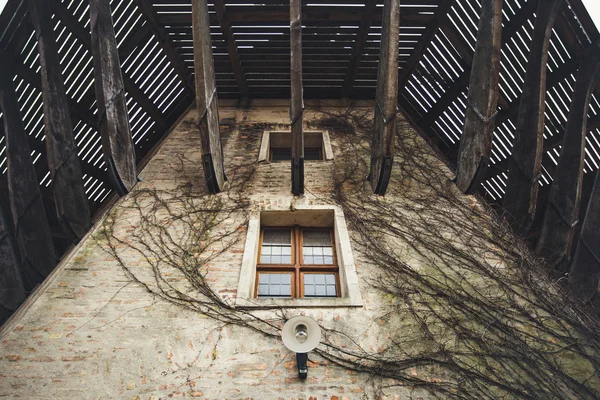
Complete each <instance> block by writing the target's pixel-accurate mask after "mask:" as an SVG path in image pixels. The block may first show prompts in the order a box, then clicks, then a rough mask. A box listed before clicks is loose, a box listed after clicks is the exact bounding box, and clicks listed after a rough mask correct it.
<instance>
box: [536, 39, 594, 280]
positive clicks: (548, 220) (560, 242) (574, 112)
mask: <svg viewBox="0 0 600 400" xmlns="http://www.w3.org/2000/svg"><path fill="white" fill-rule="evenodd" d="M599 74H600V43H597V44H596V45H595V46H594V47H593V48H592V49H590V50H589V52H588V54H587V55H586V56H585V57H584V59H583V61H582V62H581V65H580V67H579V71H578V72H577V82H576V84H575V91H574V93H573V100H572V102H571V109H570V111H569V117H568V120H567V127H566V130H565V138H564V143H563V147H562V150H561V153H560V158H559V160H558V165H557V167H556V173H555V174H554V176H553V182H552V187H551V190H550V197H549V201H548V207H547V208H546V214H545V216H544V222H543V227H542V233H541V236H540V240H539V242H538V244H537V246H536V252H537V253H538V254H540V255H542V256H544V258H545V259H546V260H547V261H548V263H549V264H550V265H553V266H555V267H556V268H559V269H564V268H566V257H567V256H568V255H569V254H570V249H571V246H572V239H573V228H574V226H575V225H576V224H577V223H578V221H577V217H578V212H579V202H580V199H581V182H582V179H583V165H584V163H583V161H584V157H585V153H584V147H585V136H586V133H587V128H586V123H587V111H588V107H589V104H590V97H591V95H592V91H593V89H594V87H595V84H596V80H597V79H598V75H599Z"/></svg>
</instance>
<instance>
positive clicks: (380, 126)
mask: <svg viewBox="0 0 600 400" xmlns="http://www.w3.org/2000/svg"><path fill="white" fill-rule="evenodd" d="M399 29H400V0H385V1H384V3H383V20H382V27H381V32H382V33H381V44H380V46H379V67H378V69H377V91H376V94H375V128H374V132H373V137H372V139H371V168H370V173H369V179H370V182H371V189H373V192H374V193H375V194H379V195H382V196H383V195H384V194H385V191H386V190H387V186H388V183H389V181H390V176H391V174H392V164H393V162H394V141H395V140H396V113H397V111H398V46H399V42H398V41H399Z"/></svg>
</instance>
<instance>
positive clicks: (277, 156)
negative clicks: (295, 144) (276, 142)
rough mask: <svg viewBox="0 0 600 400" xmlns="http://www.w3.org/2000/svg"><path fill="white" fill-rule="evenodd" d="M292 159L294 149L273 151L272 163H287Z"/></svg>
mask: <svg viewBox="0 0 600 400" xmlns="http://www.w3.org/2000/svg"><path fill="white" fill-rule="evenodd" d="M291 159H292V149H271V161H286V160H288V161H289V160H291Z"/></svg>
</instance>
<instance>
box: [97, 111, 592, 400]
mask: <svg viewBox="0 0 600 400" xmlns="http://www.w3.org/2000/svg"><path fill="white" fill-rule="evenodd" d="M370 121H371V118H370V115H369V113H368V111H361V110H359V109H352V108H351V109H348V110H344V111H339V112H334V113H331V112H320V113H319V114H318V116H317V118H315V119H314V121H313V124H314V127H315V128H326V129H327V130H329V132H330V134H331V135H332V136H333V137H334V138H335V142H336V143H337V147H338V150H339V151H338V154H337V156H336V159H335V161H334V166H333V177H334V189H333V191H332V192H331V193H330V194H327V195H325V194H322V195H319V196H320V197H322V199H321V200H323V201H326V202H329V203H332V202H333V203H335V204H337V205H339V206H340V207H341V208H342V209H343V211H344V214H345V217H346V220H347V222H348V224H349V228H350V231H351V234H352V239H353V246H354V251H355V252H357V253H358V254H359V258H361V259H364V260H369V262H368V263H369V268H371V269H372V270H373V271H374V273H373V274H371V276H372V278H370V279H368V283H369V285H370V287H369V288H364V290H374V291H377V292H379V293H380V295H381V297H382V298H383V299H385V301H386V303H385V304H382V306H381V315H379V317H378V322H379V323H380V325H381V329H384V330H385V329H387V332H388V334H389V336H390V339H389V342H388V343H387V345H386V347H385V348H381V349H378V350H377V351H372V350H370V349H364V348H362V347H361V344H360V343H358V342H356V341H355V340H354V339H352V332H346V331H344V330H343V329H338V330H336V329H326V330H325V338H324V341H323V343H322V344H321V345H320V346H319V348H318V349H317V350H316V352H317V353H318V354H319V355H320V356H321V357H323V358H325V359H327V360H329V361H331V362H333V363H335V364H338V365H340V366H343V367H345V368H348V369H351V370H355V371H359V372H361V373H365V374H369V375H371V376H372V377H373V378H377V380H378V382H379V383H378V385H377V387H376V388H375V389H374V393H373V394H374V395H380V394H386V393H388V392H390V393H393V391H394V388H395V387H398V386H409V387H413V388H417V389H419V390H427V391H428V392H429V393H430V395H431V396H433V397H439V398H457V399H580V398H581V399H597V398H599V397H600V340H599V338H598V334H597V332H599V331H600V324H598V322H597V321H596V320H595V319H594V318H592V317H590V316H589V315H588V314H587V313H586V310H585V309H584V308H583V307H582V306H581V305H580V304H578V303H576V302H575V301H573V300H571V299H570V298H569V296H568V294H567V293H565V292H564V291H563V288H562V287H561V286H560V285H557V284H556V283H554V282H552V281H551V280H550V279H549V278H548V276H547V274H546V273H545V271H544V269H543V266H542V264H541V263H540V261H539V260H538V259H536V258H535V257H534V256H533V255H532V254H531V253H530V252H529V251H528V249H527V247H526V246H525V244H524V243H522V242H521V241H520V240H519V239H517V238H515V237H514V236H513V235H512V234H511V232H510V230H509V229H508V228H507V227H506V225H505V224H504V223H503V222H502V220H501V218H499V217H498V216H496V215H494V213H493V211H492V210H490V209H488V208H486V207H485V206H484V205H482V204H483V203H482V202H480V201H476V200H475V199H474V198H473V197H467V196H464V195H462V194H461V193H460V192H459V191H458V190H457V189H456V187H455V186H454V184H453V183H451V181H450V180H449V177H448V176H447V175H446V173H445V172H444V171H445V170H444V168H443V167H442V164H441V162H440V161H439V160H437V159H435V157H433V156H432V154H431V153H430V152H427V151H424V150H423V148H424V145H423V143H422V141H421V140H420V139H419V138H418V137H417V136H416V134H415V133H414V132H413V131H412V130H411V128H410V127H409V126H408V125H407V123H406V122H405V121H402V120H399V123H398V140H397V148H396V156H395V160H394V171H393V174H392V182H391V183H390V185H389V187H388V192H387V194H386V196H385V197H378V196H374V195H372V194H371V191H370V188H369V185H368V183H367V182H365V179H364V178H365V177H366V176H367V174H368V169H369V160H370V153H369V140H368V132H370V130H371V123H370ZM240 129H244V128H240ZM171 167H172V168H173V170H174V171H176V173H177V179H175V180H174V181H173V182H169V185H167V186H165V187H162V188H161V187H156V186H154V187H150V186H145V187H143V188H140V189H137V190H135V191H134V192H133V193H132V194H131V195H130V196H131V198H130V199H129V201H128V202H126V203H125V205H123V206H120V207H118V208H116V209H115V210H114V211H113V212H112V213H111V215H110V216H109V217H108V218H106V220H105V221H104V225H103V230H102V234H101V235H100V236H99V238H98V240H99V242H100V244H101V245H102V247H103V248H104V249H105V250H106V251H107V252H108V253H109V254H110V255H111V256H112V257H113V258H114V259H116V260H117V261H118V262H119V264H120V265H121V267H122V268H123V269H124V270H125V271H126V273H127V274H128V275H129V276H130V277H131V278H132V279H133V280H134V281H135V282H136V283H137V284H139V285H142V286H143V287H144V288H145V289H146V290H148V291H149V292H151V293H153V294H154V295H156V296H158V297H160V298H162V299H164V300H165V301H168V302H171V303H174V304H178V305H180V306H182V307H185V308H187V309H189V310H192V311H194V312H198V313H201V314H203V315H206V316H208V317H210V318H212V319H215V320H217V321H220V322H222V323H225V324H234V325H238V326H242V327H246V328H248V329H252V330H254V331H257V332H260V333H262V334H264V335H266V336H270V337H276V336H279V329H280V328H281V325H282V323H283V322H284V321H285V319H286V313H285V312H283V311H282V310H279V311H278V312H276V313H275V314H276V315H277V317H274V318H271V319H267V318H262V317H258V316H257V315H258V313H253V312H250V311H246V310H240V309H236V308H235V307H234V306H233V305H232V303H231V302H230V301H229V300H228V299H225V298H223V297H222V296H221V295H220V294H218V293H217V292H215V289H214V287H213V285H212V284H211V280H210V276H211V275H210V274H211V268H210V266H211V263H212V262H213V261H214V260H216V259H217V258H218V257H221V256H222V255H224V254H226V253H227V252H228V250H229V249H231V248H232V247H233V246H235V245H237V244H239V243H240V241H242V240H243V238H244V236H245V227H246V226H247V221H248V218H249V213H250V211H251V209H252V204H251V203H250V200H249V199H248V196H247V194H248V191H249V190H250V187H251V186H250V185H251V183H252V181H253V179H255V178H254V173H255V168H256V166H255V165H254V164H253V163H248V164H245V165H243V166H241V167H240V168H237V169H236V170H235V171H231V172H230V176H229V187H228V189H227V191H226V192H225V193H224V194H222V195H219V196H211V195H208V194H207V193H206V192H205V191H204V188H203V187H202V185H201V184H200V182H202V179H201V177H199V176H195V175H194V174H196V173H197V168H194V163H193V162H192V161H191V160H187V159H186V158H185V157H183V156H182V157H180V159H179V163H177V165H173V166H171ZM127 221H136V226H135V228H131V229H130V232H129V233H128V235H122V234H117V232H122V231H123V229H117V228H120V224H127V223H128V222H127ZM232 226H233V227H234V228H232Z"/></svg>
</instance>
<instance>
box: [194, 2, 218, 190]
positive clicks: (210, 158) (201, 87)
mask: <svg viewBox="0 0 600 400" xmlns="http://www.w3.org/2000/svg"><path fill="white" fill-rule="evenodd" d="M192 17H193V32H194V71H195V79H196V108H197V109H198V115H199V118H200V119H199V121H198V128H199V130H200V142H201V145H202V161H203V166H204V175H205V177H206V184H207V186H208V190H209V191H210V192H211V193H219V192H220V191H221V190H223V185H224V184H225V179H226V178H225V167H224V165H223V163H224V160H223V148H222V144H221V134H220V131H219V109H218V106H217V88H216V84H215V70H214V63H213V56H212V45H211V38H210V31H209V27H210V24H209V20H208V5H207V3H206V0H192Z"/></svg>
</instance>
